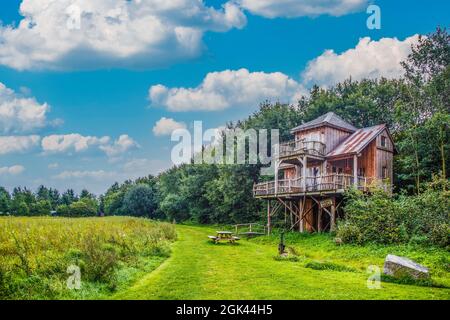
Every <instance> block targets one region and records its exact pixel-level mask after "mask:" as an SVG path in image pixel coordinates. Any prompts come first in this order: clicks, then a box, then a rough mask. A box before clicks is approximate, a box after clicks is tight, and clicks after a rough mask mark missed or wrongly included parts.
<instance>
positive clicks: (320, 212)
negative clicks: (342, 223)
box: [317, 205, 322, 232]
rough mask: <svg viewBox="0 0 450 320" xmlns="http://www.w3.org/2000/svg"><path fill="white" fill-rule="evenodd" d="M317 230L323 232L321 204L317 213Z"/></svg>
mask: <svg viewBox="0 0 450 320" xmlns="http://www.w3.org/2000/svg"><path fill="white" fill-rule="evenodd" d="M317 232H322V207H321V206H320V205H319V213H318V215H317Z"/></svg>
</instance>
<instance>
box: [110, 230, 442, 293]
mask: <svg viewBox="0 0 450 320" xmlns="http://www.w3.org/2000/svg"><path fill="white" fill-rule="evenodd" d="M177 229H178V233H179V241H177V242H176V243H175V244H174V246H173V254H172V256H171V257H170V258H169V259H168V260H166V261H165V262H164V263H163V264H162V265H161V267H159V268H158V269H157V270H155V271H154V272H152V273H150V274H148V275H147V276H145V277H143V278H142V279H140V280H139V281H138V282H137V283H136V284H134V285H133V286H132V287H131V288H129V289H128V290H124V291H122V292H119V293H118V294H116V295H115V296H114V298H116V299H449V298H450V289H448V288H435V287H422V286H415V285H403V284H395V283H384V282H383V283H382V284H381V289H368V288H367V285H366V284H367V278H368V276H369V274H367V273H366V269H367V266H368V265H371V264H373V265H377V266H380V267H382V265H383V259H384V257H385V255H386V254H387V253H394V254H402V255H407V256H409V257H411V258H414V259H416V260H418V261H420V262H422V263H424V264H425V265H427V266H429V267H430V268H431V272H432V273H433V278H434V280H435V281H436V282H439V283H440V284H441V285H450V282H449V280H450V279H449V276H448V263H449V260H448V259H449V256H448V252H446V251H444V250H441V249H418V248H410V247H382V246H369V247H356V246H347V245H344V246H336V245H335V244H333V242H332V241H331V240H332V239H331V237H330V236H328V235H299V234H294V235H288V237H287V244H288V246H289V245H292V246H293V247H294V248H295V251H297V252H298V254H299V257H298V259H297V261H278V260H277V259H274V257H275V256H276V254H277V246H276V244H277V238H276V237H275V236H274V237H269V238H268V237H261V238H257V239H253V240H250V241H247V240H243V241H241V242H240V243H239V244H238V245H234V246H233V245H228V244H219V245H214V244H212V243H211V242H210V241H208V239H207V238H206V236H207V235H208V234H214V229H210V228H204V227H190V226H177ZM318 266H319V267H318ZM321 267H325V270H316V269H320V268H321ZM330 268H331V269H330ZM332 269H336V270H332ZM338 270H341V271H338ZM342 270H344V271H342Z"/></svg>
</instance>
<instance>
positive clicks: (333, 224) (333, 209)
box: [330, 197, 336, 232]
mask: <svg viewBox="0 0 450 320" xmlns="http://www.w3.org/2000/svg"><path fill="white" fill-rule="evenodd" d="M335 230H336V197H333V205H332V206H331V222H330V231H331V232H334V231H335Z"/></svg>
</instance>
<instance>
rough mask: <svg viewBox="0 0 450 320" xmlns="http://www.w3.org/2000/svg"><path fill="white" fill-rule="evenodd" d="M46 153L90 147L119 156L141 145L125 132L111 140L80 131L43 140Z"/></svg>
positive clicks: (83, 150)
mask: <svg viewBox="0 0 450 320" xmlns="http://www.w3.org/2000/svg"><path fill="white" fill-rule="evenodd" d="M41 145H42V150H43V151H44V153H47V154H49V153H67V154H69V155H70V154H72V153H80V152H86V151H88V150H90V149H97V150H101V151H103V152H104V153H106V155H108V156H109V157H113V156H118V155H120V154H122V153H125V152H127V151H128V150H131V149H133V148H137V147H139V145H138V144H137V143H136V142H135V141H134V140H133V139H132V138H131V137H129V136H128V135H126V134H123V135H121V136H120V137H119V138H118V139H117V140H115V141H113V142H111V137H109V136H104V137H96V136H83V135H81V134H78V133H72V134H66V135H50V136H47V137H44V138H43V139H42V142H41Z"/></svg>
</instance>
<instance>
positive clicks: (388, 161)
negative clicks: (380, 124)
mask: <svg viewBox="0 0 450 320" xmlns="http://www.w3.org/2000/svg"><path fill="white" fill-rule="evenodd" d="M383 136H384V137H385V138H386V146H385V147H382V145H381V139H382V138H381V137H383ZM374 142H375V141H374ZM376 149H377V155H376V168H377V169H376V170H377V175H376V177H377V178H378V179H382V178H383V167H386V168H387V178H388V179H389V181H390V182H391V183H392V181H393V179H394V171H393V167H394V143H393V141H392V140H391V139H390V136H389V134H388V133H387V131H386V130H384V131H383V132H381V133H380V134H379V135H378V137H377V138H376Z"/></svg>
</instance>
